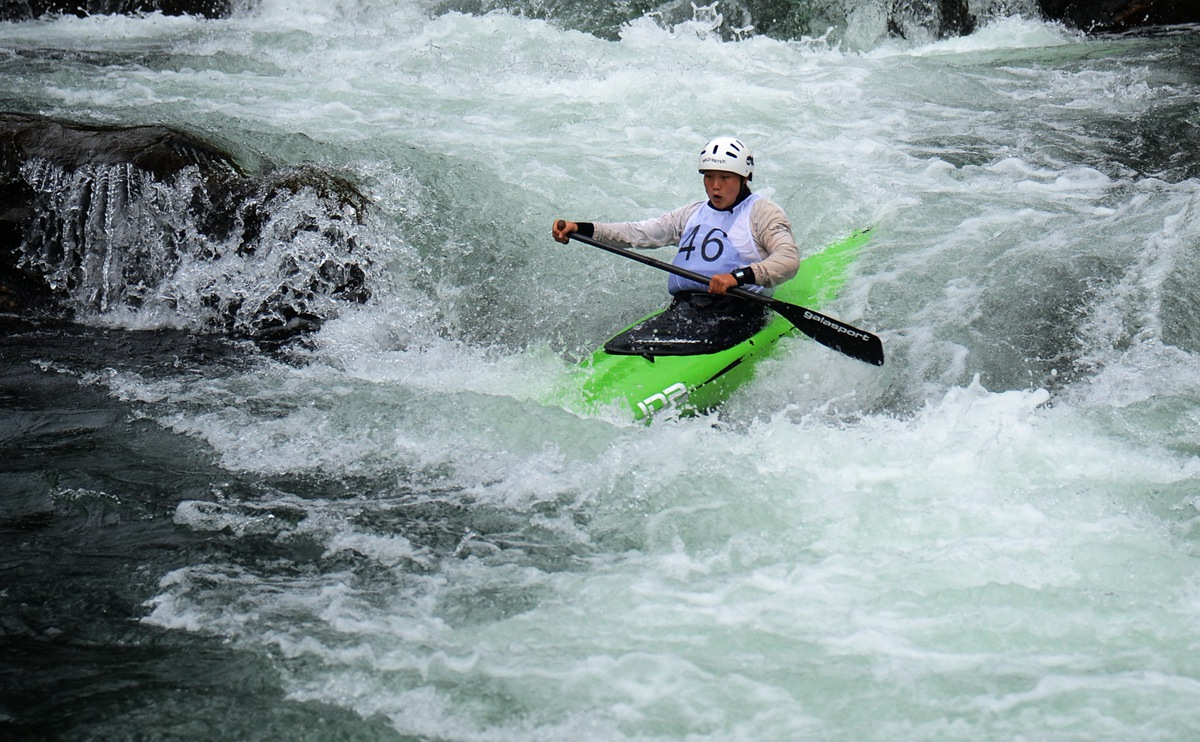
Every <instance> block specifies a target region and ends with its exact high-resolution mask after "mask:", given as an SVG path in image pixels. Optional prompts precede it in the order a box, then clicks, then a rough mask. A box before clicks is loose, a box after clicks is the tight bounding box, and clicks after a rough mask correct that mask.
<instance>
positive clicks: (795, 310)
mask: <svg viewBox="0 0 1200 742" xmlns="http://www.w3.org/2000/svg"><path fill="white" fill-rule="evenodd" d="M560 226H561V225H560ZM570 238H571V239H573V240H578V241H579V242H582V243H584V244H585V245H591V246H592V247H598V248H600V249H601V250H607V251H608V252H610V253H613V254H614V255H620V256H621V257H624V258H629V259H630V260H636V261H637V262H639V263H642V264H643V265H648V266H650V267H652V268H657V269H659V270H661V271H666V272H667V273H674V274H675V275H677V276H680V277H682V278H686V279H688V280H690V281H695V282H697V283H699V284H702V285H704V286H707V285H708V282H709V276H705V275H703V274H700V273H696V272H695V271H690V270H688V269H687V268H681V267H679V266H677V265H674V264H672V263H664V262H663V261H661V260H656V259H655V258H652V257H650V256H648V255H643V254H641V253H638V252H635V251H633V250H627V249H625V248H623V247H617V246H616V245H609V244H606V243H604V242H600V241H598V240H594V239H592V238H591V237H585V236H583V235H581V234H579V233H578V232H572V233H571V234H570ZM726 293H728V294H730V295H732V296H736V297H738V298H740V299H745V300H747V301H752V302H755V303H757V304H762V305H764V306H767V307H770V308H771V309H773V310H775V311H776V312H778V313H780V314H782V315H783V316H784V317H786V318H787V320H788V321H789V322H791V323H792V324H793V325H795V326H796V329H798V330H800V331H801V332H803V333H804V334H805V335H808V336H809V337H810V338H812V339H813V340H815V341H817V342H818V343H820V344H821V345H824V346H826V347H827V348H832V349H833V350H836V351H838V352H839V353H843V354H845V355H848V356H850V357H851V358H855V359H857V360H860V361H863V362H864V363H870V364H872V365H875V366H882V365H883V343H882V342H881V341H880V339H879V338H878V337H876V336H875V335H872V334H871V333H869V332H867V331H865V330H860V329H858V328H857V327H854V326H852V325H847V324H845V323H844V322H840V321H838V320H835V319H833V318H832V317H826V316H825V315H823V314H821V313H820V312H814V311H813V310H811V309H805V308H804V307H801V306H797V305H795V304H788V303H787V302H785V301H780V300H778V299H773V298H771V297H769V296H763V295H762V294H759V293H757V292H754V291H748V290H746V289H744V288H741V287H740V286H738V287H734V288H731V289H729V290H728V291H727V292H726Z"/></svg>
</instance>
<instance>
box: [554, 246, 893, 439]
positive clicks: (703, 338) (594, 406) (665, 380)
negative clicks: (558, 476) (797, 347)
mask: <svg viewBox="0 0 1200 742" xmlns="http://www.w3.org/2000/svg"><path fill="white" fill-rule="evenodd" d="M871 234H872V229H870V228H868V229H864V230H860V231H858V232H855V233H853V234H851V235H850V236H848V237H846V238H844V239H842V240H839V241H837V242H834V243H833V244H831V245H829V246H827V247H826V248H825V249H824V250H822V251H821V252H819V253H817V254H815V255H812V256H810V257H808V258H805V259H804V260H803V261H802V262H801V264H800V270H799V272H798V273H797V274H796V277H795V278H793V279H792V280H790V281H788V282H787V283H785V284H783V285H782V286H780V287H778V288H777V289H776V290H775V293H774V297H773V298H774V299H775V300H776V301H777V302H787V303H789V304H798V305H804V306H806V307H813V308H818V307H820V306H821V305H823V304H826V303H828V302H830V301H832V300H833V299H834V298H835V297H836V295H837V293H838V291H839V290H840V289H841V287H842V286H843V284H845V282H846V277H847V274H848V271H849V267H850V264H851V263H852V262H853V261H854V259H855V257H856V255H857V253H858V251H859V249H860V248H861V247H862V246H863V245H865V244H866V243H867V242H868V241H869V240H870V239H871ZM593 244H595V243H593ZM596 246H598V247H602V246H603V245H599V244H596ZM622 254H625V253H622ZM630 257H632V256H630ZM717 302H725V303H728V304H735V305H737V306H734V307H730V306H728V305H726V306H723V307H721V308H720V309H721V311H718V312H715V313H714V312H711V308H710V306H708V305H710V304H713V303H717ZM730 309H732V312H731V311H730ZM789 309H793V310H799V311H800V312H803V313H805V319H807V320H810V321H811V320H815V321H816V322H821V323H822V325H823V326H822V327H821V328H820V329H822V330H823V331H824V333H823V334H826V335H835V336H836V333H835V332H834V330H839V331H841V332H843V333H853V331H854V330H855V329H856V328H850V327H849V326H846V325H841V324H840V323H837V322H836V321H829V319H828V318H825V317H824V316H823V315H819V314H817V313H815V312H807V310H805V309H804V308H803V307H789ZM709 315H713V316H714V317H715V319H709ZM689 329H690V330H693V332H688V330H689ZM796 329H797V328H796V325H795V324H793V322H792V321H789V319H788V318H786V317H784V316H783V315H781V314H777V313H776V312H775V311H771V310H769V309H767V308H765V307H760V306H758V305H756V304H754V303H751V302H746V301H744V300H741V299H736V298H732V297H715V296H713V295H711V294H695V295H690V296H688V295H685V296H683V297H678V298H676V300H675V301H674V302H673V303H672V305H671V306H670V307H668V308H664V309H663V310H660V311H658V312H654V313H653V314H651V315H649V316H647V317H645V318H643V319H642V320H640V321H638V322H636V323H634V324H633V325H631V326H630V327H628V328H627V329H626V330H624V331H623V332H621V333H619V334H617V335H615V336H614V337H613V338H611V339H610V340H609V341H608V342H607V343H605V346H604V347H603V348H601V349H599V350H597V351H596V352H595V353H593V354H592V355H591V357H590V358H587V359H585V360H584V361H583V362H582V364H581V367H580V374H581V376H582V382H581V383H579V381H578V380H577V381H576V383H577V384H578V386H576V389H577V390H578V393H577V394H571V395H569V397H570V399H569V400H565V401H567V406H568V407H571V408H577V411H579V412H584V413H587V412H595V411H599V410H603V409H624V410H629V411H630V412H631V413H632V414H633V417H634V419H635V420H640V419H643V418H649V417H651V416H653V415H654V414H655V413H658V412H660V411H662V410H664V409H668V408H672V409H678V410H680V411H682V412H695V411H704V410H710V409H712V408H714V407H716V406H718V405H720V404H721V403H722V402H724V401H725V400H726V399H728V398H729V395H730V394H732V393H733V392H734V390H736V389H737V388H738V387H740V386H741V385H742V384H744V383H746V382H747V381H748V380H749V379H750V378H752V376H753V374H754V369H755V366H756V365H757V363H758V361H760V360H762V359H763V358H765V357H767V356H768V355H769V354H770V353H771V352H772V351H773V350H774V348H775V346H776V344H777V343H778V341H779V339H780V338H781V337H784V336H786V335H791V334H793V333H795V332H796ZM805 332H807V333H809V334H810V335H811V334H813V333H811V332H810V331H809V330H807V329H806V330H805ZM861 334H862V335H864V336H869V335H870V334H869V333H861ZM818 339H819V340H821V341H822V342H824V343H825V344H827V345H830V346H831V347H834V345H835V342H836V338H835V341H834V342H831V341H827V340H825V339H824V338H818ZM851 339H852V340H854V341H856V342H857V340H858V339H857V338H851ZM870 340H872V341H873V342H874V343H876V344H877V343H878V340H877V339H875V338H873V337H872V338H870ZM875 352H876V351H875V350H874V349H873V348H872V350H871V351H870V353H871V354H872V355H873V354H874V353H875ZM869 362H871V363H879V364H881V363H882V362H883V359H882V350H881V349H880V350H878V359H877V360H876V359H875V358H873V357H872V358H871V359H870V360H869Z"/></svg>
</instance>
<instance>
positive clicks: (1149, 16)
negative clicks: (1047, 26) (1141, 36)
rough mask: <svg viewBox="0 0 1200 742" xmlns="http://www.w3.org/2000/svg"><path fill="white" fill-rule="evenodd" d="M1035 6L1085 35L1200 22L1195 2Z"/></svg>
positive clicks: (1070, 1)
mask: <svg viewBox="0 0 1200 742" xmlns="http://www.w3.org/2000/svg"><path fill="white" fill-rule="evenodd" d="M1039 5H1040V6H1041V9H1042V14H1043V15H1044V16H1045V17H1046V18H1048V19H1050V20H1056V21H1062V22H1063V23H1064V24H1066V25H1068V26H1071V27H1072V28H1077V29H1080V30H1081V31H1087V32H1089V33H1095V32H1113V31H1126V30H1130V29H1133V28H1140V27H1144V26H1165V25H1173V24H1180V23H1200V3H1197V2H1196V0H1039Z"/></svg>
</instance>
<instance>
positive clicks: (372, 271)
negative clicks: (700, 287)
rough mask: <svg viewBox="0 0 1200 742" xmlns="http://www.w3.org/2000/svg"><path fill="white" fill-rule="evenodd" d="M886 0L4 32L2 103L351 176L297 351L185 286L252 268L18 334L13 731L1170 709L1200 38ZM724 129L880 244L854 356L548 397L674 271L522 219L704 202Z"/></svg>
mask: <svg viewBox="0 0 1200 742" xmlns="http://www.w3.org/2000/svg"><path fill="white" fill-rule="evenodd" d="M883 5H884V4H883V3H881V2H872V1H871V0H859V1H858V2H846V3H842V4H841V5H836V6H835V5H833V4H830V7H837V8H840V9H841V10H842V11H843V12H842V14H841V16H839V17H840V19H841V20H840V21H839V22H837V23H833V24H831V28H830V30H829V31H828V32H826V31H824V30H823V29H816V30H814V31H813V32H812V33H811V34H809V35H803V34H799V35H797V36H796V37H795V38H772V37H768V36H763V35H755V34H754V33H753V32H752V31H751V32H742V33H741V37H742V38H738V35H737V34H732V35H731V34H729V33H724V34H721V33H716V32H714V31H713V30H712V29H713V24H712V23H711V22H710V21H709V20H707V19H706V16H705V14H704V13H703V12H697V13H696V14H695V16H694V17H693V18H691V19H688V18H682V17H678V14H677V13H676V14H675V15H671V14H664V15H659V16H651V17H646V18H642V19H637V20H634V21H633V22H631V23H628V24H624V25H620V24H617V25H615V26H612V33H608V34H606V33H589V32H587V31H594V30H595V28H594V27H595V26H597V25H602V24H601V21H604V22H607V19H606V18H599V19H597V17H589V16H588V6H587V5H578V6H569V7H568V6H566V5H564V6H563V7H566V8H567V10H569V11H570V12H565V11H564V13H563V15H562V18H563V19H564V20H560V21H557V22H556V21H555V20H554V18H551V20H550V22H547V21H545V20H542V19H540V18H534V17H529V16H531V15H534V14H533V13H531V12H529V9H527V8H525V9H520V8H519V9H518V10H524V11H525V12H524V13H523V14H522V13H511V12H491V13H487V14H484V15H463V14H459V13H456V12H430V11H428V10H426V9H425V8H422V7H420V6H418V5H415V4H410V3H407V2H396V3H373V2H368V1H367V0H341V1H339V2H336V3H327V2H317V1H316V0H309V1H302V0H296V1H294V2H284V1H283V0H263V2H261V3H258V4H256V5H255V6H254V7H252V8H250V9H247V10H244V11H242V12H240V13H238V14H236V15H235V16H234V17H233V18H232V19H228V20H213V21H204V20H197V19H190V18H168V17H162V16H158V15H150V16H146V17H138V18H129V17H93V18H85V19H77V18H64V19H58V20H48V21H40V22H33V23H21V24H0V69H2V72H0V101H3V102H4V106H5V107H7V108H9V109H10V110H17V111H22V112H29V113H41V114H46V115H51V116H58V117H63V118H69V119H72V120H77V121H82V122H88V123H103V124H143V123H163V124H168V125H174V126H179V127H184V128H188V129H189V130H192V131H196V132H199V133H201V134H203V135H205V136H207V137H209V138H213V139H216V140H218V141H221V142H225V143H229V144H231V146H232V147H233V148H234V151H235V152H236V153H238V154H239V156H241V157H242V158H244V159H245V160H246V161H251V160H253V161H256V162H273V163H276V164H277V165H285V166H286V165H300V164H304V163H313V164H315V165H317V166H319V167H322V168H326V169H329V170H332V171H334V172H336V173H338V174H341V175H343V176H345V177H346V178H348V179H350V180H351V181H353V182H354V183H356V184H357V185H358V186H359V187H360V188H361V189H362V190H363V192H364V193H365V194H366V195H367V196H368V197H369V199H370V200H371V202H372V204H373V206H372V209H371V212H370V214H369V216H368V218H366V219H364V220H363V221H362V223H361V224H357V225H356V226H355V227H354V230H355V233H354V234H353V235H352V237H353V240H354V244H355V245H356V246H357V247H356V249H357V250H358V252H357V253H356V254H358V255H360V256H363V257H364V266H365V267H366V274H367V280H368V285H369V287H370V290H371V294H372V296H371V299H370V300H369V301H368V302H367V303H365V304H363V305H353V306H343V307H341V308H339V309H338V310H337V316H336V317H334V318H332V319H330V320H329V321H327V322H326V323H325V325H324V326H323V327H322V328H321V329H320V330H319V331H318V332H316V333H315V334H313V335H312V336H311V337H309V338H308V339H307V340H306V341H305V342H302V343H293V344H291V345H288V346H284V347H282V348H278V347H269V348H268V347H259V346H255V345H254V344H252V343H250V342H248V341H244V340H237V339H234V338H232V337H221V336H214V335H211V334H207V333H206V332H205V328H207V327H209V318H208V317H206V316H205V315H204V312H205V311H206V309H205V306H204V304H203V303H202V302H189V301H187V300H186V299H187V296H189V292H194V291H195V288H194V287H195V286H197V285H198V282H201V279H203V282H205V285H206V286H208V287H210V288H211V287H212V286H214V285H216V286H220V287H222V288H221V291H224V292H226V293H227V294H233V293H236V294H238V296H248V297H255V296H256V295H257V294H256V292H261V291H266V290H267V289H264V288H262V286H261V285H262V283H263V281H262V271H263V270H264V268H263V264H262V261H263V260H264V259H263V258H262V256H259V257H258V258H254V257H248V258H245V259H244V260H243V261H241V262H237V261H226V262H223V263H222V264H221V265H220V266H219V268H220V276H219V281H218V280H217V277H216V273H215V272H214V270H215V269H214V267H213V265H212V264H211V263H202V262H201V261H199V260H196V261H194V262H189V261H188V260H187V259H184V260H182V262H181V263H180V264H179V265H177V266H173V267H172V271H168V272H166V273H165V274H164V276H163V278H162V279H161V283H160V284H159V285H157V286H154V287H151V288H152V289H153V291H152V292H150V294H151V295H153V296H158V297H172V300H171V301H166V300H162V301H156V300H154V299H153V298H151V299H150V300H148V301H146V302H145V303H144V304H142V305H141V306H139V307H137V308H131V307H128V306H111V305H104V306H100V307H97V306H96V305H95V303H94V302H91V303H89V302H88V301H85V299H86V298H87V297H85V296H80V297H77V298H78V308H79V314H78V318H79V321H78V322H77V323H74V324H60V323H49V322H35V323H30V322H23V321H16V320H11V319H10V320H7V321H6V322H5V333H4V336H3V338H4V339H3V343H2V347H3V361H2V362H0V442H2V446H3V452H4V458H5V461H4V463H3V465H0V487H2V489H3V491H4V494H3V504H2V505H0V513H2V514H3V527H2V529H0V539H2V542H3V545H4V546H3V557H2V561H0V564H2V567H0V580H2V584H0V637H3V641H2V643H0V729H3V730H5V734H6V736H8V737H9V738H15V739H23V738H29V739H106V740H110V739H140V740H144V739H213V738H220V739H263V740H265V739H293V740H302V739H313V740H324V739H329V740H334V739H337V740H344V739H403V740H514V741H515V740H521V741H528V740H647V741H648V740H754V741H761V740H799V739H812V740H856V741H861V740H897V739H905V740H947V739H961V740H981V739H995V740H1010V739H1038V740H1097V739H1113V740H1116V739H1120V740H1135V739H1136V740H1178V739H1185V738H1192V737H1195V736H1196V735H1197V734H1198V733H1200V653H1198V651H1197V650H1198V648H1200V571H1198V567H1200V559H1198V556H1200V554H1198V546H1197V544H1198V539H1200V512H1198V511H1200V366H1198V365H1197V353H1200V301H1198V300H1197V292H1196V286H1197V283H1198V282H1200V250H1198V249H1197V248H1198V247H1200V155H1198V154H1197V153H1198V152H1200V146H1198V145H1200V136H1198V135H1197V134H1196V132H1197V130H1198V128H1197V127H1198V126H1200V114H1197V111H1198V110H1200V30H1197V29H1195V28H1176V29H1166V30H1160V31H1157V32H1152V33H1143V34H1141V35H1137V36H1126V37H1109V38H1087V37H1084V36H1081V35H1079V34H1076V33H1074V32H1071V31H1069V30H1066V29H1063V28H1061V27H1058V26H1055V25H1051V24H1047V23H1043V22H1041V21H1038V20H1035V19H1031V18H1029V17H1024V16H1020V15H1005V14H1003V13H997V14H994V15H991V16H988V17H986V18H985V19H984V22H983V23H982V24H981V26H980V28H979V29H978V30H977V31H975V32H974V33H973V34H971V35H970V36H967V37H962V38H954V39H947V40H942V41H937V40H933V39H932V38H924V39H922V38H919V35H918V38H910V39H909V40H907V41H901V40H894V39H889V38H887V36H886V34H885V33H884V30H885V28H886V21H885V19H884V18H883V14H882V10H881V8H882V7H883ZM537 7H538V8H541V7H542V6H537ZM597 12H599V11H597ZM581 17H584V18H585V20H587V23H585V22H583V21H580V20H579V19H580V18H581ZM589 18H590V20H588V19H589ZM589 23H590V24H591V25H588V24H589ZM577 29H585V30H577ZM726 133H731V134H735V135H737V136H740V137H741V138H743V139H744V140H745V141H747V142H748V143H750V144H751V146H753V147H754V148H755V150H756V154H757V157H758V169H757V171H756V176H755V180H754V184H755V186H756V190H758V191H759V192H761V193H764V194H766V195H768V196H770V197H771V198H773V199H774V200H776V201H778V202H779V203H780V204H781V205H783V206H784V208H785V209H786V210H787V211H788V213H789V215H790V217H791V219H792V221H793V225H794V231H795V235H796V238H797V241H798V242H799V243H800V244H801V245H802V246H803V247H804V249H805V250H806V251H809V250H815V249H817V248H818V247H819V246H820V245H822V244H825V243H828V242H830V241H833V240H835V239H837V238H839V237H842V236H844V235H846V234H848V233H849V232H851V231H853V230H855V229H858V228H861V227H865V226H869V225H873V226H875V227H876V236H875V238H874V239H873V240H872V242H871V243H870V244H869V245H868V246H867V248H866V249H864V251H863V252H862V253H861V255H860V258H859V259H858V261H857V262H856V263H855V265H854V267H853V271H852V274H851V277H850V280H849V282H848V284H847V286H846V287H845V289H844V290H843V291H842V293H841V295H840V297H839V298H838V299H837V300H836V301H835V302H834V303H832V304H830V305H828V306H827V307H826V308H825V310H824V311H826V312H827V313H829V314H831V315H833V316H836V317H839V318H841V319H843V320H845V321H847V322H851V323H853V324H855V325H857V326H860V327H863V328H865V329H870V330H872V331H873V332H876V333H877V334H879V335H880V336H881V337H882V338H883V342H884V346H885V349H886V352H887V364H886V365H885V366H883V367H882V368H875V367H872V366H867V365H865V364H861V363H856V362H855V361H853V360H850V359H847V358H844V357H842V356H839V355H838V354H836V353H834V352H832V351H830V350H828V349H826V348H823V347H821V346H819V345H816V344H814V343H811V342H807V341H805V340H803V339H801V338H795V339H789V340H786V341H784V343H783V345H782V346H781V348H780V352H779V353H778V354H777V355H776V356H775V357H774V358H773V359H772V360H771V361H769V362H768V363H767V364H765V365H764V366H763V367H762V373H760V375H759V376H758V377H757V378H756V379H755V380H754V381H753V382H752V383H751V384H750V385H749V386H747V387H745V388H744V389H742V390H740V391H739V392H738V393H737V394H736V395H735V396H734V397H733V398H732V399H731V400H730V401H729V402H728V403H727V404H726V405H725V406H724V407H722V408H721V409H720V410H719V411H718V412H714V413H712V414H708V415H702V416H697V417H690V418H678V417H670V416H668V417H665V418H662V419H658V420H656V421H655V422H654V423H653V424H652V425H641V424H632V423H630V422H628V421H627V420H625V419H624V418H622V417H621V416H620V415H616V414H612V415H609V414H599V415H596V416H591V417H581V416H578V415H575V414H572V413H571V412H568V411H565V410H563V409H560V408H559V407H557V406H555V405H553V404H547V403H546V402H545V399H546V398H547V396H548V395H550V393H551V392H552V390H554V389H556V388H558V387H559V386H560V385H562V384H563V383H564V380H567V379H569V378H570V377H571V369H572V367H573V365H574V364H575V363H576V362H577V361H578V360H579V359H580V358H581V357H583V356H584V355H585V354H586V352H587V351H588V349H590V348H592V347H594V346H596V345H597V344H598V343H600V342H602V341H603V339H604V338H605V337H606V336H607V335H608V334H610V333H611V332H613V331H615V330H616V329H618V328H619V327H620V326H622V325H624V324H627V323H629V322H631V321H633V320H634V319H637V318H638V317H639V316H641V315H642V314H644V313H645V312H647V311H649V310H651V309H653V308H655V307H657V306H660V305H661V304H662V303H663V302H664V296H665V288H664V287H665V277H664V275H663V274H660V273H657V272H656V271H653V270H651V269H649V268H646V267H643V266H640V265H637V264H634V263H630V262H628V261H623V260H621V259H620V258H617V257H615V256H611V255H608V254H607V253H603V252H601V251H597V250H594V249H590V248H587V247H585V246H582V245H579V244H572V245H571V246H560V245H557V244H556V243H554V242H552V241H551V240H550V237H549V227H550V223H551V220H552V219H554V218H556V217H559V216H563V217H568V218H576V219H595V220H620V219H629V218H642V217H647V216H651V215H655V214H657V213H660V212H661V211H663V210H665V209H668V208H674V207H675V206H679V205H682V204H683V203H685V202H687V201H689V200H691V199H693V198H698V197H699V196H700V195H701V193H702V191H701V184H700V182H699V178H698V176H697V175H696V173H695V168H694V163H693V157H694V155H693V153H694V152H696V151H698V148H699V146H700V144H701V143H702V142H703V141H705V140H706V139H708V138H711V137H714V136H718V135H721V134H726ZM292 208H295V209H297V210H300V211H303V210H304V208H305V202H304V199H303V194H298V195H297V197H296V200H295V203H294V204H293V205H292ZM167 215H168V216H170V212H168V214H167ZM117 216H118V217H119V216H120V215H117ZM160 216H161V215H160ZM179 218H181V219H183V218H185V217H184V216H182V215H180V217H179ZM276 249H277V250H278V251H283V252H287V251H291V254H294V255H301V256H303V255H304V254H305V252H306V251H310V252H311V251H316V250H325V249H328V245H325V244H317V242H306V241H304V240H301V239H298V240H296V241H294V242H289V243H288V244H281V245H279V246H277V248H276ZM273 270H274V269H273ZM83 289H88V290H91V291H92V292H93V293H92V294H90V295H91V296H94V295H95V294H94V290H95V289H96V287H95V286H92V287H81V289H80V290H83Z"/></svg>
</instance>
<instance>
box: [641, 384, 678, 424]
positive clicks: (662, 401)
mask: <svg viewBox="0 0 1200 742" xmlns="http://www.w3.org/2000/svg"><path fill="white" fill-rule="evenodd" d="M687 393H688V390H687V387H686V386H684V385H683V383H682V382H678V381H677V382H675V383H674V384H672V385H671V386H669V387H667V388H666V389H663V390H662V391H661V392H658V393H656V394H651V395H650V396H649V397H646V398H645V399H643V400H642V401H641V402H638V403H637V406H638V409H639V410H641V411H642V414H643V415H645V416H646V417H649V416H650V415H651V414H653V413H654V412H657V411H658V410H661V409H663V408H666V407H670V406H671V405H674V404H676V403H678V402H679V401H681V400H683V399H686V398H687Z"/></svg>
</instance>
